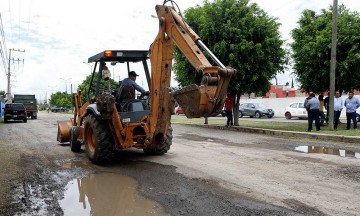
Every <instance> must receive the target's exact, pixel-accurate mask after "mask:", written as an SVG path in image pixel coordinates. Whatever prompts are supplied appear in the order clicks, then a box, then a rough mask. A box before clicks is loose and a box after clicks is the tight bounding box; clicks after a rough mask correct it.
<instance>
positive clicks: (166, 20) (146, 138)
mask: <svg viewBox="0 0 360 216" xmlns="http://www.w3.org/2000/svg"><path fill="white" fill-rule="evenodd" d="M167 2H172V3H173V4H175V5H176V3H175V2H173V1H165V2H164V4H163V5H157V6H156V7H155V10H156V12H157V16H158V19H159V32H158V34H157V36H156V38H155V40H154V42H153V43H152V44H151V46H150V49H149V51H147V50H146V51H141V50H138V51H136V50H135V51H130V50H106V51H103V52H100V53H99V54H97V55H94V56H92V57H90V58H89V59H88V62H89V63H94V64H95V67H94V70H93V74H92V80H91V84H90V87H89V91H88V93H90V89H91V88H92V87H93V86H92V85H93V84H95V82H94V78H95V77H94V76H95V74H97V79H96V92H95V95H94V96H93V97H91V98H89V99H87V102H86V103H84V104H82V93H81V92H78V93H77V94H75V112H74V117H73V118H71V119H70V121H67V122H58V136H57V140H58V141H59V142H61V143H63V142H70V147H71V150H72V151H74V152H78V151H80V150H81V145H82V144H84V145H85V151H86V153H87V155H88V157H89V159H90V160H91V161H92V162H93V163H95V164H104V163H107V162H109V161H111V160H112V159H113V158H114V156H115V152H116V151H117V150H121V149H126V148H130V147H135V148H139V149H143V150H144V152H145V153H148V154H164V153H166V152H167V151H168V150H169V149H170V145H171V144H172V128H171V121H170V120H171V114H172V113H173V110H174V103H175V100H176V101H177V102H178V103H179V105H180V106H181V107H182V108H183V111H184V113H185V115H186V116H187V117H188V118H199V117H210V116H216V115H218V114H219V113H220V112H221V110H222V107H223V104H224V101H225V96H226V92H227V88H228V85H229V82H230V79H231V77H232V76H233V74H234V73H235V71H234V69H232V68H230V67H225V66H224V65H223V64H222V63H221V62H220V61H219V60H218V59H217V58H216V57H215V55H214V54H213V53H212V52H211V51H210V50H209V49H208V48H207V47H206V46H205V45H204V43H203V42H202V41H201V40H200V37H199V36H198V35H197V34H196V33H195V32H194V31H193V30H192V29H191V28H190V27H189V26H188V25H187V24H186V23H185V22H184V19H183V18H182V16H181V15H179V14H178V13H177V12H176V10H175V8H174V7H173V6H167V5H165V4H166V3H167ZM174 46H176V47H177V48H178V49H179V50H180V51H181V52H182V53H183V54H184V56H185V57H186V58H187V60H188V61H189V62H190V63H191V64H192V65H193V66H194V68H195V70H196V71H197V73H200V74H201V75H202V80H201V83H200V84H199V85H196V84H193V85H190V86H187V87H184V88H183V89H180V90H177V91H174V92H171V90H170V79H171V68H172V58H173V49H174ZM202 50H203V51H205V52H207V54H208V56H210V57H211V58H212V60H213V62H215V64H216V66H213V65H211V64H210V63H209V61H208V60H207V59H206V57H205V56H204V54H203V52H202ZM147 59H150V63H151V72H149V69H148V66H147ZM136 62H138V63H140V64H141V63H142V65H143V68H144V73H145V75H146V80H147V82H148V87H149V94H147V95H141V96H140V97H138V98H135V96H134V91H133V89H131V87H129V86H122V85H120V87H119V88H118V89H109V86H108V87H107V88H103V89H101V80H107V79H108V73H109V70H108V68H107V66H106V63H110V64H112V65H114V64H118V63H119V64H121V63H126V64H127V66H128V73H129V72H130V68H129V63H136ZM114 90H115V91H114ZM112 92H115V93H112Z"/></svg>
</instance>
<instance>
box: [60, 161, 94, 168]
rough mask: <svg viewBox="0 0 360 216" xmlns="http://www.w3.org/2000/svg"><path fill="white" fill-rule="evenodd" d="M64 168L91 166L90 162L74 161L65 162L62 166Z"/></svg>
mask: <svg viewBox="0 0 360 216" xmlns="http://www.w3.org/2000/svg"><path fill="white" fill-rule="evenodd" d="M60 166H61V167H62V168H68V169H70V168H77V167H79V168H83V169H86V168H89V167H90V166H91V164H90V162H88V161H73V162H65V163H62V164H61V165H60Z"/></svg>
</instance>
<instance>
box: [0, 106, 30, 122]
mask: <svg viewBox="0 0 360 216" xmlns="http://www.w3.org/2000/svg"><path fill="white" fill-rule="evenodd" d="M3 109H4V123H8V122H9V120H21V121H24V122H27V112H26V108H25V106H24V105H23V104H21V103H12V104H5V107H4V108H3Z"/></svg>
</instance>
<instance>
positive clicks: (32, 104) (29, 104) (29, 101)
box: [13, 94, 38, 119]
mask: <svg viewBox="0 0 360 216" xmlns="http://www.w3.org/2000/svg"><path fill="white" fill-rule="evenodd" d="M13 103H22V104H24V106H25V108H26V112H27V117H31V119H37V112H38V108H37V102H36V98H35V95H22V94H14V100H13Z"/></svg>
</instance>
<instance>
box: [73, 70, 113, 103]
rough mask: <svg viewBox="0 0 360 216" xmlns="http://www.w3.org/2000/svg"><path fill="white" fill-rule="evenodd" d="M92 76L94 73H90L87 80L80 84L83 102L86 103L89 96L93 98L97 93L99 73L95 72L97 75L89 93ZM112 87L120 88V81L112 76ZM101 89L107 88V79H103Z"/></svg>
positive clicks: (79, 88)
mask: <svg viewBox="0 0 360 216" xmlns="http://www.w3.org/2000/svg"><path fill="white" fill-rule="evenodd" d="M91 77H92V75H88V76H87V77H86V78H85V80H84V81H83V82H82V83H81V84H80V85H79V86H78V90H80V91H81V94H82V102H83V103H85V102H86V101H87V100H88V99H89V98H91V97H93V96H94V95H95V91H96V83H97V78H98V73H95V75H94V80H93V83H92V85H91V89H90V92H89V94H88V90H89V86H90V82H91ZM110 88H111V89H112V90H114V89H116V88H118V82H116V81H115V80H113V79H111V78H110ZM100 89H103V90H104V89H107V81H104V80H101V83H100ZM89 96H90V97H89Z"/></svg>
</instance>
